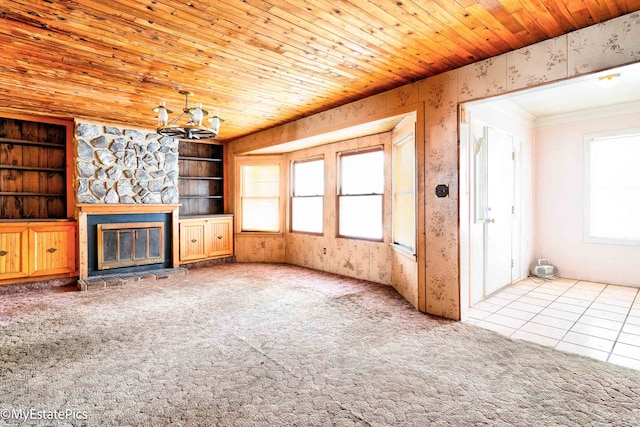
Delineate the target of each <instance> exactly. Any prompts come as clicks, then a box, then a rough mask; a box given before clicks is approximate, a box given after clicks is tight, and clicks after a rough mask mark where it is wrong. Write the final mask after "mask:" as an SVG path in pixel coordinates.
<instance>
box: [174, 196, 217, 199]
mask: <svg viewBox="0 0 640 427" xmlns="http://www.w3.org/2000/svg"><path fill="white" fill-rule="evenodd" d="M180 198H181V199H223V197H222V196H180Z"/></svg>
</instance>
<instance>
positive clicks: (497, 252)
mask: <svg viewBox="0 0 640 427" xmlns="http://www.w3.org/2000/svg"><path fill="white" fill-rule="evenodd" d="M487 143H488V144H487V205H486V209H487V212H486V216H485V218H486V219H485V242H486V246H485V254H486V255H485V260H486V266H485V268H486V270H485V289H484V293H485V296H487V295H489V294H491V293H493V292H495V291H497V290H498V289H500V288H502V287H503V286H506V285H508V284H510V283H511V281H512V277H511V271H512V264H513V256H512V247H511V246H512V218H513V214H514V206H515V203H514V187H515V186H514V178H515V173H514V171H515V168H514V163H515V161H514V157H515V155H514V147H513V137H512V136H511V135H508V134H506V133H504V132H502V131H499V130H497V129H494V128H491V127H489V128H488V129H487Z"/></svg>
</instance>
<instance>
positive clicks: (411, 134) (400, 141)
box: [391, 119, 418, 255]
mask: <svg viewBox="0 0 640 427" xmlns="http://www.w3.org/2000/svg"><path fill="white" fill-rule="evenodd" d="M413 123H415V119H414V121H412V124H413ZM415 134H416V133H415V131H414V130H413V129H412V130H411V131H410V132H407V133H406V134H404V135H403V136H402V137H401V138H399V139H398V140H397V141H395V142H394V143H393V146H392V167H393V168H394V170H393V173H392V177H393V180H392V184H391V203H392V206H391V213H392V221H391V234H392V237H391V239H392V245H394V246H396V247H397V248H398V249H403V250H404V251H405V252H407V253H408V254H410V255H415V254H416V247H417V246H418V203H417V201H418V194H417V189H418V179H417V170H418V165H417V160H418V156H417V153H416V135H415ZM409 140H411V144H412V145H413V162H414V165H413V205H414V206H413V210H414V212H413V246H407V245H404V244H402V243H398V242H396V236H395V224H396V210H395V209H396V207H395V200H396V184H395V177H396V174H395V172H396V171H395V167H396V156H397V155H396V149H397V147H399V146H400V145H402V144H405V143H407V142H408V141H409Z"/></svg>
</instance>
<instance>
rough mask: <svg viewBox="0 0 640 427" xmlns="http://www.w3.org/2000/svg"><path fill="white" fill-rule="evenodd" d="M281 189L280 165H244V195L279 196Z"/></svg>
mask: <svg viewBox="0 0 640 427" xmlns="http://www.w3.org/2000/svg"><path fill="white" fill-rule="evenodd" d="M279 191H280V166H279V165H245V166H242V195H243V196H244V197H277V196H278V192H279Z"/></svg>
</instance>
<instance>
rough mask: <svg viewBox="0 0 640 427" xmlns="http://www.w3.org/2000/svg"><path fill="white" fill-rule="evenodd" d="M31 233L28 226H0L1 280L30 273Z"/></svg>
mask: <svg viewBox="0 0 640 427" xmlns="http://www.w3.org/2000/svg"><path fill="white" fill-rule="evenodd" d="M28 241H29V233H28V229H27V227H19V226H18V227H3V228H0V280H4V279H16V278H20V277H26V276H27V275H28V274H29V268H28V260H29V243H28Z"/></svg>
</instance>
